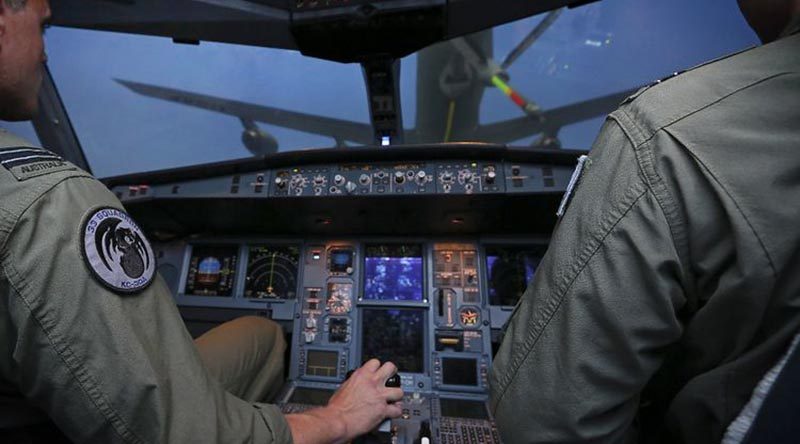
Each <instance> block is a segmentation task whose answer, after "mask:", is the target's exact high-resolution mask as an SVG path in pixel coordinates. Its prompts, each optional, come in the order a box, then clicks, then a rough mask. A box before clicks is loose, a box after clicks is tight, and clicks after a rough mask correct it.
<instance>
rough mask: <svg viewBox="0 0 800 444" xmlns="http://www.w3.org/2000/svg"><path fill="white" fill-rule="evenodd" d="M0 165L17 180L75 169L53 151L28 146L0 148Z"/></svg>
mask: <svg viewBox="0 0 800 444" xmlns="http://www.w3.org/2000/svg"><path fill="white" fill-rule="evenodd" d="M0 165H3V166H4V167H5V168H6V169H7V170H8V171H10V172H11V174H13V175H14V177H16V178H17V180H19V181H22V180H26V179H30V178H32V177H37V176H41V175H44V174H50V173H55V172H58V171H65V170H74V169H75V166H74V165H72V164H70V163H68V162H66V161H64V159H62V158H61V157H60V156H58V155H57V154H55V153H52V152H50V151H47V150H45V149H42V148H33V147H28V146H20V147H11V148H0Z"/></svg>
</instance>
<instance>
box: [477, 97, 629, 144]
mask: <svg viewBox="0 0 800 444" xmlns="http://www.w3.org/2000/svg"><path fill="white" fill-rule="evenodd" d="M636 91H637V90H636V89H631V90H627V91H620V92H618V93H614V94H609V95H607V96H602V97H597V98H594V99H590V100H586V101H583V102H577V103H573V104H571V105H566V106H562V107H560V108H554V109H551V110H547V111H544V112H543V113H542V117H543V120H542V121H541V122H539V121H536V120H534V119H533V118H531V117H529V116H523V117H519V118H516V119H511V120H504V121H502V122H497V123H492V124H489V125H482V126H481V127H479V128H478V129H477V130H476V131H475V139H476V140H485V141H490V142H493V143H510V142H513V141H515V140H520V139H524V138H526V137H529V136H533V135H536V134H539V133H542V132H543V131H545V130H550V131H556V132H557V131H558V130H559V129H561V128H562V127H565V126H567V125H570V124H573V123H577V122H582V121H584V120H588V119H591V118H593V117H598V116H602V115H605V114H608V113H610V112H611V111H613V110H615V109H616V108H617V107H619V104H620V103H622V101H623V100H625V99H626V98H627V97H629V96H630V95H631V94H633V93H634V92H636Z"/></svg>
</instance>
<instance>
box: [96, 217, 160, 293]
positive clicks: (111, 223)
mask: <svg viewBox="0 0 800 444" xmlns="http://www.w3.org/2000/svg"><path fill="white" fill-rule="evenodd" d="M89 214H90V215H89V216H88V217H87V218H86V220H85V222H84V223H83V229H82V230H81V231H82V233H81V234H82V236H83V258H84V261H85V262H86V265H87V266H88V267H89V269H90V270H92V273H93V274H94V276H95V278H97V280H99V281H100V282H101V283H102V284H103V285H105V286H106V287H108V288H110V289H112V290H114V291H117V292H122V293H136V292H139V291H141V290H144V289H145V288H146V287H147V286H148V285H150V283H151V282H152V281H153V277H154V276H155V270H156V266H155V257H154V256H153V248H152V247H150V243H149V242H147V238H145V236H144V233H143V232H142V230H141V228H139V226H138V225H136V222H134V221H133V219H131V217H130V216H128V214H127V213H125V212H124V211H121V210H118V209H116V208H110V207H109V208H100V209H97V210H94V211H93V212H91V213H89Z"/></svg>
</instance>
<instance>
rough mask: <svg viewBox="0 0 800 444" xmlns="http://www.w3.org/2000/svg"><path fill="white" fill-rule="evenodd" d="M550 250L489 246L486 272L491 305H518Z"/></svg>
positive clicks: (540, 247) (528, 246)
mask: <svg viewBox="0 0 800 444" xmlns="http://www.w3.org/2000/svg"><path fill="white" fill-rule="evenodd" d="M546 250H547V247H545V246H536V245H526V246H512V247H500V246H487V247H486V270H487V275H488V277H489V280H488V287H489V304H490V305H508V306H512V305H516V303H517V301H519V298H521V297H522V294H523V293H524V292H525V289H526V288H528V284H530V282H531V281H532V280H533V276H534V275H535V274H536V269H537V268H539V263H540V262H541V261H542V257H543V256H544V253H545V251H546Z"/></svg>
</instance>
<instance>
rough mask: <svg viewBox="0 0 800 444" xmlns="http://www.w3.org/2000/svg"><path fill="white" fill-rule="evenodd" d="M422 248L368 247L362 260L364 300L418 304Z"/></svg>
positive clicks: (421, 291) (414, 246) (420, 288)
mask: <svg viewBox="0 0 800 444" xmlns="http://www.w3.org/2000/svg"><path fill="white" fill-rule="evenodd" d="M422 272H423V270H422V246H420V245H368V246H367V247H366V256H365V259H364V299H366V300H380V301H421V300H422V299H423V297H422V295H423V288H422V287H423V282H424V281H423V276H422Z"/></svg>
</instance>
